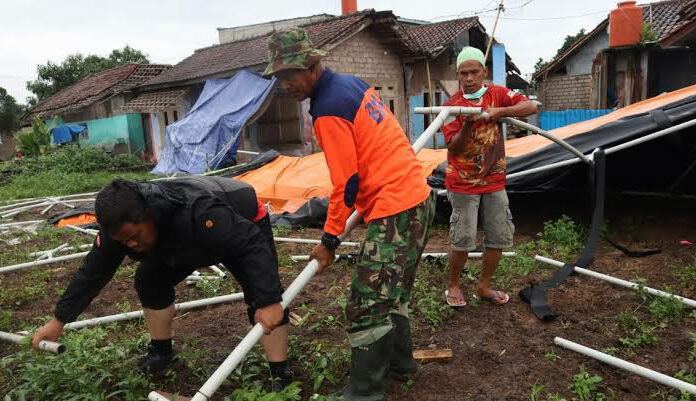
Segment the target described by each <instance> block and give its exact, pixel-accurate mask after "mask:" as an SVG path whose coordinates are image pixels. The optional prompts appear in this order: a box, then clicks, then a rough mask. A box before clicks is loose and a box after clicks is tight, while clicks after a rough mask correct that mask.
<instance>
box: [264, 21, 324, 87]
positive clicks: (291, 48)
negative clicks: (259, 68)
mask: <svg viewBox="0 0 696 401" xmlns="http://www.w3.org/2000/svg"><path fill="white" fill-rule="evenodd" d="M268 56H269V57H268V58H269V62H268V66H267V67H266V71H264V72H263V75H265V76H269V75H273V74H275V73H277V72H279V71H282V70H306V69H307V68H309V67H311V66H312V65H313V64H314V63H316V62H317V61H319V59H320V58H322V57H324V56H326V52H325V51H324V50H321V49H317V48H315V47H314V45H313V44H312V41H311V40H310V39H309V36H307V32H306V31H305V30H304V29H301V28H294V29H289V30H285V31H278V32H273V34H271V36H270V37H269V38H268Z"/></svg>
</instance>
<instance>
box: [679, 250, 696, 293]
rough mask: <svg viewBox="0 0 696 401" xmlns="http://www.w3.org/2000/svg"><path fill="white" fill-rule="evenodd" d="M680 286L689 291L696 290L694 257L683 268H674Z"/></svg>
mask: <svg viewBox="0 0 696 401" xmlns="http://www.w3.org/2000/svg"><path fill="white" fill-rule="evenodd" d="M674 268H675V269H676V270H677V275H678V276H679V278H680V279H681V281H682V285H683V286H684V287H686V288H688V289H690V290H696V257H695V258H694V260H693V261H692V262H691V263H690V264H688V265H685V266H675V267H674Z"/></svg>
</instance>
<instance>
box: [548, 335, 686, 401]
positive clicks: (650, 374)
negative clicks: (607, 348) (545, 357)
mask: <svg viewBox="0 0 696 401" xmlns="http://www.w3.org/2000/svg"><path fill="white" fill-rule="evenodd" d="M553 342H554V344H556V345H558V346H559V347H563V348H566V349H569V350H571V351H575V352H577V353H580V354H583V355H585V356H589V357H590V358H593V359H596V360H598V361H600V362H604V363H606V364H608V365H611V366H614V367H616V368H619V369H623V370H627V371H629V372H631V373H635V374H637V375H638V376H642V377H645V378H646V379H650V380H652V381H655V382H658V383H660V384H664V385H665V386H669V387H672V388H675V389H677V390H681V391H685V392H687V393H690V394H696V386H694V385H693V384H690V383H687V382H684V381H681V380H678V379H675V378H674V377H671V376H667V375H665V374H662V373H659V372H655V371H654V370H650V369H648V368H644V367H642V366H640V365H636V364H635V363H631V362H628V361H624V360H623V359H619V358H617V357H614V356H611V355H607V354H605V353H603V352H599V351H597V350H594V349H592V348H589V347H585V346H584V345H580V344H577V343H574V342H572V341H568V340H566V339H564V338H561V337H556V338H554V339H553Z"/></svg>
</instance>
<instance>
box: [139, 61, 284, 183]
mask: <svg viewBox="0 0 696 401" xmlns="http://www.w3.org/2000/svg"><path fill="white" fill-rule="evenodd" d="M275 82H276V81H275V78H273V79H271V80H267V79H264V78H262V77H260V76H258V75H256V74H254V73H252V72H249V71H246V70H243V71H240V72H238V73H237V74H236V75H235V76H234V77H232V78H230V79H209V80H207V81H206V82H205V86H204V87H203V91H202V92H201V95H200V96H199V97H198V100H196V104H194V105H193V107H192V108H191V111H189V112H188V113H187V114H186V116H184V118H182V119H181V120H179V121H177V122H175V123H173V124H171V125H169V126H167V137H166V141H167V142H166V144H165V148H164V151H163V153H162V156H161V157H160V160H159V163H158V164H157V166H156V167H155V169H154V170H153V171H152V172H153V173H154V174H171V173H177V172H183V173H188V174H200V173H203V172H205V171H206V170H208V169H216V168H218V167H219V166H221V165H223V164H224V163H226V162H229V161H232V160H234V159H235V156H236V153H237V146H238V143H239V138H240V136H241V133H242V130H243V129H244V127H245V126H246V125H247V124H250V123H252V122H253V121H254V120H255V119H256V118H257V117H258V116H259V115H260V114H261V113H263V111H264V109H265V106H267V105H268V101H270V96H269V94H270V92H271V90H272V89H273V86H274V85H275Z"/></svg>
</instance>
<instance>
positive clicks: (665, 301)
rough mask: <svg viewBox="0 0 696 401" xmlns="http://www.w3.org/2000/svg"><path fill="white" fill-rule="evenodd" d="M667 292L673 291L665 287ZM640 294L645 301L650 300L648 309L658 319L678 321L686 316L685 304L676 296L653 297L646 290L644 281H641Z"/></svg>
mask: <svg viewBox="0 0 696 401" xmlns="http://www.w3.org/2000/svg"><path fill="white" fill-rule="evenodd" d="M665 292H668V293H671V291H670V290H669V289H665ZM638 294H639V295H640V297H641V298H642V299H643V301H644V302H650V303H649V304H648V311H649V312H650V316H652V317H653V318H655V319H657V320H660V321H663V322H668V323H678V322H680V321H681V319H682V317H683V316H684V304H683V303H681V301H679V300H678V299H677V298H675V297H658V296H655V297H653V296H652V295H650V294H648V293H647V292H646V291H645V287H644V286H643V284H642V283H639V286H638Z"/></svg>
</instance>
